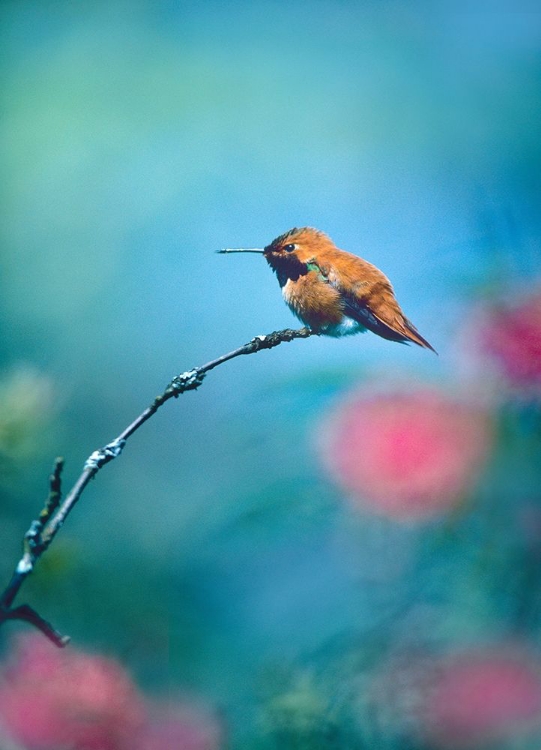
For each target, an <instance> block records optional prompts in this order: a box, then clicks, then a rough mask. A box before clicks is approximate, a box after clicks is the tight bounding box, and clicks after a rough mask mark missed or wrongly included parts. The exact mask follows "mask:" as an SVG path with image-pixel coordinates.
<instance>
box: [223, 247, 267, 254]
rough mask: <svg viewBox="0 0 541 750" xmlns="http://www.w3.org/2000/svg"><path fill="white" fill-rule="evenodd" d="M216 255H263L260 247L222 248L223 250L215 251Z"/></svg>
mask: <svg viewBox="0 0 541 750" xmlns="http://www.w3.org/2000/svg"><path fill="white" fill-rule="evenodd" d="M216 252H217V253H264V252H265V251H264V250H263V248H262V247H224V248H223V250H217V251H216Z"/></svg>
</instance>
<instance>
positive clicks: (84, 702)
mask: <svg viewBox="0 0 541 750" xmlns="http://www.w3.org/2000/svg"><path fill="white" fill-rule="evenodd" d="M145 715H146V709H145V705H144V702H143V700H142V698H141V696H140V695H139V693H138V691H137V689H136V688H135V686H134V685H133V683H132V682H131V680H130V678H129V677H128V675H127V673H126V672H125V671H124V669H123V668H122V667H121V666H120V665H119V664H118V663H116V662H115V661H113V660H111V659H107V658H104V657H101V656H90V655H88V654H85V653H82V652H80V651H76V650H75V649H74V648H73V647H68V648H67V649H65V650H60V649H58V648H57V647H56V646H53V645H52V644H51V643H49V641H47V640H46V639H45V638H44V637H43V636H42V635H41V634H36V635H30V636H25V637H22V638H20V639H18V646H17V649H16V654H15V659H14V661H13V662H12V663H11V664H10V665H8V666H7V667H6V668H5V669H4V670H3V673H2V675H1V677H0V721H1V723H2V725H3V726H4V728H5V729H6V730H7V731H8V732H9V733H10V734H11V735H12V736H13V737H14V739H16V740H17V741H19V742H21V743H23V744H24V745H25V746H26V747H27V748H29V750H59V748H62V749H64V748H66V749H69V750H72V749H73V750H131V748H132V747H133V744H132V743H133V736H134V734H135V733H136V732H137V731H139V729H140V728H141V726H142V725H143V723H144V721H145Z"/></svg>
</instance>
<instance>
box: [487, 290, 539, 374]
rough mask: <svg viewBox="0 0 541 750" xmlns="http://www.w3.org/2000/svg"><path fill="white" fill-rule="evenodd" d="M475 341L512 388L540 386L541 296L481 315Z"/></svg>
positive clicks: (490, 309) (535, 294) (493, 309)
mask: <svg viewBox="0 0 541 750" xmlns="http://www.w3.org/2000/svg"><path fill="white" fill-rule="evenodd" d="M476 339H477V340H478V341H479V343H480V347H481V349H482V351H483V352H485V353H486V354H487V355H488V356H489V357H490V358H491V359H492V360H493V361H494V363H495V364H496V366H497V368H498V369H499V370H500V371H501V372H502V374H503V375H504V376H505V377H506V378H507V380H508V381H509V382H510V383H511V385H514V386H518V387H531V386H538V385H540V384H541V292H536V293H534V294H531V295H530V296H529V297H526V298H524V299H522V300H520V301H519V302H518V304H514V305H500V306H493V307H492V308H489V309H488V310H486V311H485V313H484V315H483V314H481V318H480V324H479V326H478V332H477V336H476Z"/></svg>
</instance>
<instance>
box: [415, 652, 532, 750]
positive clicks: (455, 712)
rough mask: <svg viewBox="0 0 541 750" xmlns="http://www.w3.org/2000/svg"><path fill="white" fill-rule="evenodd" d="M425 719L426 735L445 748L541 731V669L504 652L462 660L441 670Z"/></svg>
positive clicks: (430, 692) (472, 745) (429, 695)
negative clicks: (540, 729)
mask: <svg viewBox="0 0 541 750" xmlns="http://www.w3.org/2000/svg"><path fill="white" fill-rule="evenodd" d="M422 715H423V716H424V720H423V724H424V727H423V733H424V734H425V735H426V736H427V738H428V739H429V740H430V741H431V742H432V743H434V744H435V745H436V747H441V748H450V749H452V750H457V749H458V748H477V747H478V746H479V744H480V743H483V746H485V743H487V742H496V741H498V740H502V739H505V738H506V737H507V738H509V737H515V738H516V737H517V736H518V735H519V733H523V734H526V735H527V734H528V733H530V732H531V731H532V730H538V729H539V728H540V727H541V673H540V665H539V664H537V665H535V664H534V663H532V660H527V659H526V658H525V656H524V655H523V654H517V653H513V652H512V651H507V650H505V649H504V650H503V651H500V652H498V653H496V652H489V651H487V652H482V651H481V652H473V653H464V654H461V655H460V656H457V657H455V658H454V659H451V660H449V661H447V662H446V663H444V664H443V665H440V667H439V669H438V670H437V674H436V676H435V679H433V681H432V685H431V688H430V690H428V691H427V697H426V701H425V703H424V707H423V711H422Z"/></svg>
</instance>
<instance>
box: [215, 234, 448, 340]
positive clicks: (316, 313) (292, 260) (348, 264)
mask: <svg viewBox="0 0 541 750" xmlns="http://www.w3.org/2000/svg"><path fill="white" fill-rule="evenodd" d="M218 252H220V253H262V254H263V255H264V257H265V258H266V260H267V263H268V264H269V266H270V267H271V268H272V270H273V271H274V272H275V273H276V276H277V277H278V283H279V284H280V286H281V288H282V295H283V297H284V300H285V301H286V303H287V305H288V306H289V308H290V309H291V310H292V312H293V313H294V314H295V315H296V316H297V317H298V318H299V320H301V321H302V322H303V323H304V325H306V326H308V328H310V329H311V330H312V331H313V332H314V333H319V334H324V335H326V336H349V335H350V334H354V333H364V332H365V331H366V330H369V331H372V332H373V333H376V334H377V335H378V336H381V337H382V338H384V339H388V340H389V341H398V342H400V343H409V342H412V343H414V344H417V345H418V346H422V347H424V348H425V349H431V350H432V351H433V352H435V351H436V350H435V349H434V348H433V347H432V346H431V345H430V344H429V343H428V341H427V340H426V339H424V338H423V337H422V336H421V334H420V333H419V331H418V330H417V329H416V328H415V326H414V325H413V323H411V322H410V321H409V320H408V319H407V318H406V316H405V315H404V313H403V312H402V310H401V309H400V305H399V304H398V302H397V301H396V298H395V296H394V291H393V287H392V286H391V282H390V281H389V279H388V278H387V277H386V276H385V274H384V273H382V272H381V271H380V270H379V268H376V266H374V265H372V263H369V262H368V261H366V260H363V259H362V258H359V257H358V256H357V255H353V253H348V252H346V251H345V250H339V249H338V248H337V247H336V245H335V244H334V242H333V241H332V240H331V239H330V237H328V236H327V235H326V234H325V233H324V232H320V231H319V230H318V229H313V228H312V227H302V228H300V229H297V228H294V229H290V230H289V232H286V233H285V234H281V235H280V236H279V237H277V238H276V239H275V240H273V241H272V242H271V243H270V245H267V246H266V247H264V248H258V247H251V248H225V249H224V250H219V251H218Z"/></svg>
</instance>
